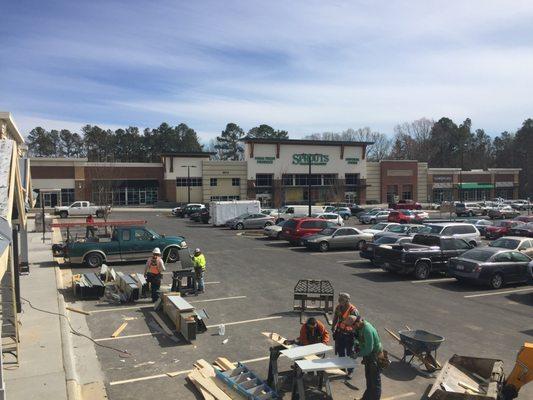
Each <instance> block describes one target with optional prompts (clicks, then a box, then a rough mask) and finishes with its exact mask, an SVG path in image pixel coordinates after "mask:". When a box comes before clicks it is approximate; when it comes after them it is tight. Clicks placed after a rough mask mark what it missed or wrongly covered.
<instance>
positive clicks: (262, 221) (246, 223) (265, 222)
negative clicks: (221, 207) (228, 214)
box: [226, 213, 274, 229]
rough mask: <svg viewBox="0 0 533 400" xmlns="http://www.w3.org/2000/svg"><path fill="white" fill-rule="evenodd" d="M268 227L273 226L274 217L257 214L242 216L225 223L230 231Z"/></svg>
mask: <svg viewBox="0 0 533 400" xmlns="http://www.w3.org/2000/svg"><path fill="white" fill-rule="evenodd" d="M269 225H274V217H271V216H270V215H265V214H259V213H258V214H242V215H239V216H238V217H237V218H232V219H230V220H229V221H226V226H227V227H229V228H231V229H250V228H251V229H253V228H255V229H259V228H264V227H265V226H269Z"/></svg>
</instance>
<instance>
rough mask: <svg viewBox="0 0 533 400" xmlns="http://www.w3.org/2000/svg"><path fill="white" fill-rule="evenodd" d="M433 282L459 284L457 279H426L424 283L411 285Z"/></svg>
mask: <svg viewBox="0 0 533 400" xmlns="http://www.w3.org/2000/svg"><path fill="white" fill-rule="evenodd" d="M433 282H457V279H455V278H437V279H424V280H422V281H411V283H433Z"/></svg>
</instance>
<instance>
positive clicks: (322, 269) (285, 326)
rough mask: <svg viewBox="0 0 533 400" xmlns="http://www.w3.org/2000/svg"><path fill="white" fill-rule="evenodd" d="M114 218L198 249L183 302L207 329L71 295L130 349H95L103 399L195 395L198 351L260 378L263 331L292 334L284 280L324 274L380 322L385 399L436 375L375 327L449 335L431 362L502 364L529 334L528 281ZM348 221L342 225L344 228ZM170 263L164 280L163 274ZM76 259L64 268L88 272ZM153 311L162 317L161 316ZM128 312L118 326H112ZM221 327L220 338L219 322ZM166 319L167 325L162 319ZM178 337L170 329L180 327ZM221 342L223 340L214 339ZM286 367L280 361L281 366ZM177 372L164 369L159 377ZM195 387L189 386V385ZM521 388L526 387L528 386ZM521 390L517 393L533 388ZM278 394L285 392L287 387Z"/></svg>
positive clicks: (355, 388)
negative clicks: (421, 269)
mask: <svg viewBox="0 0 533 400" xmlns="http://www.w3.org/2000/svg"><path fill="white" fill-rule="evenodd" d="M113 218H116V219H140V218H142V219H146V220H147V221H148V226H149V227H150V228H153V229H154V230H156V231H157V232H158V233H161V234H167V235H183V236H185V238H186V241H187V242H188V243H189V247H192V248H194V247H200V248H201V249H202V250H203V251H204V253H205V255H206V259H207V268H208V270H207V271H208V272H207V276H206V292H205V293H204V294H201V295H199V296H196V297H190V298H188V300H189V301H190V302H191V303H192V304H193V305H194V306H195V307H197V308H204V309H205V310H206V311H207V313H208V315H209V317H210V318H209V319H208V320H207V321H206V323H207V325H208V328H210V329H208V331H207V332H205V333H203V334H199V335H198V338H197V340H196V341H194V342H193V343H192V344H188V343H186V342H185V341H183V340H181V341H180V340H178V342H176V341H173V340H171V339H169V338H168V337H166V335H164V334H162V333H161V332H160V330H159V328H158V327H157V325H155V324H154V323H153V319H152V317H151V316H150V311H152V308H151V303H149V302H148V301H147V300H143V301H139V302H138V303H135V304H127V305H119V306H117V305H109V304H107V303H103V302H99V301H75V302H74V303H75V306H76V307H78V308H83V309H84V310H87V311H91V314H90V315H88V316H87V317H86V318H87V322H88V326H89V329H90V332H91V336H92V338H93V339H95V340H96V342H97V343H99V344H102V345H106V346H112V347H116V348H119V349H125V350H127V351H128V352H129V353H130V354H131V356H130V357H126V358H124V357H122V356H121V355H120V354H119V353H118V352H116V351H113V350H111V349H108V348H103V347H97V349H96V350H97V355H98V359H99V362H100V364H101V367H102V370H103V372H104V375H105V379H106V388H107V391H108V395H109V397H110V398H111V399H129V398H132V399H133V398H147V397H149V396H154V395H155V396H157V397H158V398H161V399H167V398H168V399H176V398H179V399H195V398H201V397H199V395H198V394H197V393H196V392H195V391H194V389H192V386H191V385H190V384H188V383H187V381H186V379H185V377H186V374H187V372H188V370H190V369H191V368H192V364H193V362H194V361H195V360H197V359H200V358H203V359H205V360H207V361H209V362H212V361H213V360H214V359H215V358H217V357H219V356H223V357H227V358H228V359H230V360H231V361H244V362H245V363H246V364H247V365H248V366H249V367H250V368H251V369H253V370H254V371H255V372H257V373H258V374H259V375H260V376H262V377H263V378H264V379H266V377H267V371H268V354H269V352H268V349H269V346H271V345H272V342H270V341H269V340H268V339H267V338H265V337H264V336H263V335H261V332H264V331H269V332H276V333H279V334H281V335H283V336H286V337H290V338H295V337H296V336H297V335H298V332H299V328H300V324H299V314H297V313H294V312H293V311H292V307H293V299H292V294H293V288H294V285H295V284H296V282H297V281H298V280H299V279H306V278H309V279H327V280H330V281H331V283H332V285H333V287H334V289H335V293H339V292H348V293H350V294H351V295H352V302H353V303H354V304H355V305H356V306H357V307H358V308H359V310H360V312H361V314H362V315H363V316H364V317H365V318H366V319H367V320H368V321H370V322H371V323H372V324H374V326H375V327H376V328H377V329H378V332H379V333H380V336H381V338H382V341H383V344H384V347H385V349H387V350H388V351H389V353H390V354H391V356H392V357H391V360H392V361H393V363H392V365H391V366H390V367H389V368H388V369H386V370H385V371H384V375H383V397H382V398H384V399H387V398H388V399H389V400H390V399H399V398H413V399H417V398H421V397H422V396H423V394H424V393H425V392H426V390H427V388H428V386H429V385H430V384H431V383H432V382H433V377H434V376H435V375H434V374H429V373H427V372H425V370H424V369H419V368H417V367H416V362H415V363H414V366H413V367H409V366H407V365H406V364H404V363H400V362H399V359H400V358H401V356H402V351H403V349H402V348H401V346H400V345H399V344H398V343H397V342H396V341H394V340H393V339H392V338H391V337H390V336H389V335H388V334H387V333H386V332H385V330H384V328H389V329H392V330H398V329H402V328H404V327H405V326H406V325H407V326H409V327H411V328H413V329H424V330H427V331H429V332H433V333H436V334H439V335H442V336H444V337H445V338H446V341H445V342H444V344H443V345H442V346H441V347H440V349H439V353H438V359H439V361H440V362H441V363H443V362H444V361H445V360H446V359H448V358H449V357H451V356H452V355H453V354H464V355H472V356H480V357H490V358H497V359H501V360H504V362H505V370H506V372H507V373H508V372H510V370H511V369H512V367H513V365H514V359H515V356H516V353H517V351H518V350H519V348H520V346H522V344H523V343H524V342H525V341H532V340H533V312H532V310H533V308H532V306H533V286H531V285H520V286H510V287H505V288H504V289H502V290H499V291H490V290H487V289H485V288H481V287H477V286H470V285H464V284H459V283H457V282H455V280H453V279H449V278H445V277H442V276H438V275H437V276H432V277H431V279H429V280H426V281H414V280H413V278H409V277H400V276H397V275H393V274H390V273H387V272H384V271H382V270H381V269H378V268H376V267H374V266H372V265H371V264H370V263H369V262H367V261H366V260H363V259H361V258H360V257H359V255H358V254H357V252H355V251H331V252H327V253H320V252H309V251H307V250H305V249H304V248H301V247H294V246H291V245H289V244H288V243H287V242H284V241H275V240H267V239H265V238H263V237H262V236H256V235H253V234H250V232H246V233H245V234H243V233H242V232H237V231H232V230H229V229H225V228H215V227H212V226H211V225H203V224H198V223H194V222H190V221H189V220H187V219H180V218H175V217H172V216H170V215H167V214H164V213H156V212H144V213H141V212H132V213H124V212H114V213H113ZM353 224H354V221H353V219H350V220H349V221H348V225H353ZM114 268H115V269H116V270H120V271H124V272H128V273H130V272H142V271H143V270H144V264H143V263H129V264H119V265H114ZM176 268H177V267H176V265H172V264H170V265H168V266H167V273H166V274H165V276H164V280H163V284H164V285H165V284H170V283H171V273H170V271H171V270H172V269H176ZM87 271H89V269H87V268H75V269H73V273H82V272H87ZM161 315H162V314H161ZM124 321H127V322H128V325H127V327H126V329H125V330H124V331H123V332H122V334H121V335H120V336H119V337H117V338H115V339H112V338H110V336H111V334H112V333H113V332H114V331H115V330H116V329H117V328H118V327H119V326H120V325H121V323H122V322H124ZM222 323H223V324H225V326H226V334H225V336H224V337H221V336H218V334H217V326H218V325H219V324H222ZM169 326H170V325H169ZM178 337H179V335H178ZM224 339H228V342H227V343H226V344H223V343H222V341H223V340H224ZM284 367H288V366H287V365H284ZM169 373H176V374H172V375H175V376H174V377H169V376H168V375H167V374H169ZM364 388H365V383H364V370H363V368H362V367H360V368H359V369H357V370H356V372H355V376H354V378H353V380H352V381H351V382H350V383H349V384H346V383H345V382H344V380H342V379H341V380H336V381H334V383H333V385H332V389H333V392H334V395H335V396H336V398H339V399H353V398H360V397H361V396H362V394H363V392H364ZM191 389H192V390H191ZM528 389H529V390H528ZM532 393H533V387H530V388H524V390H523V393H521V398H527V397H528V394H529V396H531V394H532ZM284 398H290V394H285V397H284Z"/></svg>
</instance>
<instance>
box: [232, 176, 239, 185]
mask: <svg viewBox="0 0 533 400" xmlns="http://www.w3.org/2000/svg"><path fill="white" fill-rule="evenodd" d="M231 186H241V178H231Z"/></svg>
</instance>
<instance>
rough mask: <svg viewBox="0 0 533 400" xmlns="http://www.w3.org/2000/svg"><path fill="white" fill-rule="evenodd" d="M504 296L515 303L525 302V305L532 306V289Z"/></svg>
mask: <svg viewBox="0 0 533 400" xmlns="http://www.w3.org/2000/svg"><path fill="white" fill-rule="evenodd" d="M532 289H533V288H532ZM505 297H507V299H509V300H511V301H514V302H516V303H520V304H525V305H526V306H533V290H532V291H531V292H528V293H511V294H509V295H508V296H505ZM532 332H533V330H532Z"/></svg>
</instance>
